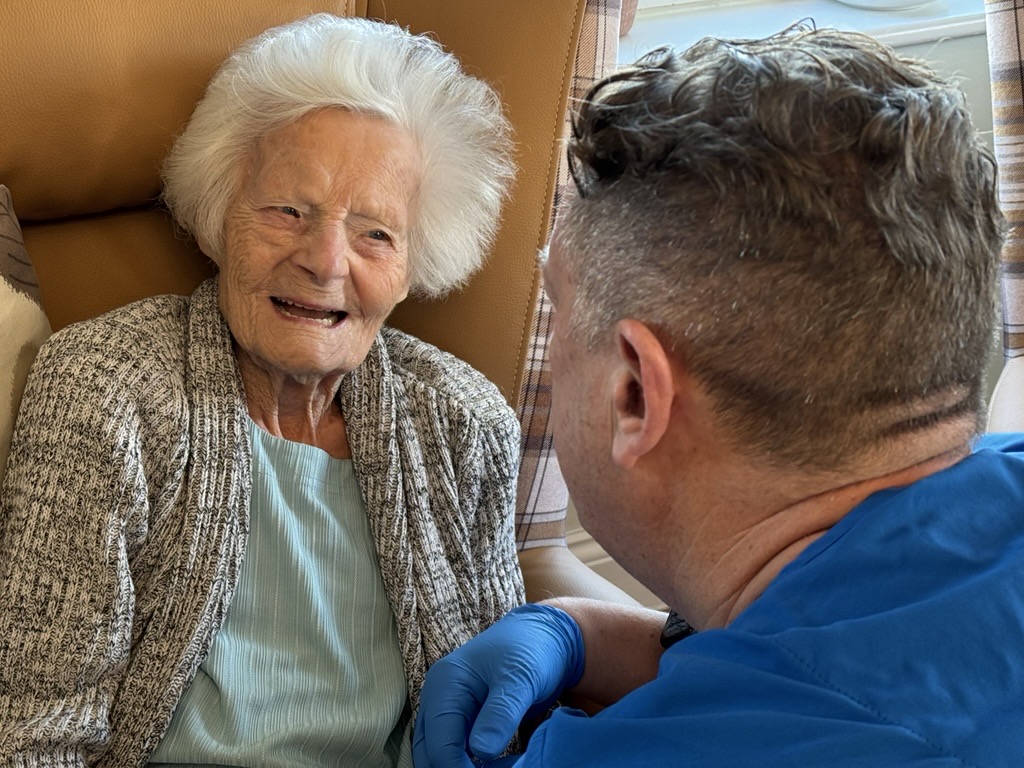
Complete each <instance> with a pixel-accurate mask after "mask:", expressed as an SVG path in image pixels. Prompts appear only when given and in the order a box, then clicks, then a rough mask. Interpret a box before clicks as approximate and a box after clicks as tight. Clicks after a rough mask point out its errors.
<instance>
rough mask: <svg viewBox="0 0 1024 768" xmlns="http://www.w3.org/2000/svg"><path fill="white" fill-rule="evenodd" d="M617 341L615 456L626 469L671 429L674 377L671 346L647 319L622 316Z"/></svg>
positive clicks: (614, 400) (613, 390)
mask: <svg viewBox="0 0 1024 768" xmlns="http://www.w3.org/2000/svg"><path fill="white" fill-rule="evenodd" d="M615 342H616V347H617V356H616V364H615V370H614V372H613V374H612V376H613V380H612V396H613V406H612V407H613V410H614V413H613V416H614V426H613V429H614V434H613V436H612V457H613V459H614V460H615V462H616V463H617V464H619V465H620V466H623V467H626V468H627V469H628V468H631V467H632V466H633V465H634V464H636V462H637V460H638V459H640V458H641V457H642V456H643V455H644V454H646V453H647V452H649V451H650V450H652V449H653V448H654V447H655V446H657V445H658V443H659V442H660V441H661V439H662V437H664V435H665V432H666V431H667V430H668V426H669V420H670V418H671V414H672V399H673V397H674V394H675V381H674V378H673V372H672V362H671V359H670V358H669V355H668V353H667V351H666V350H665V348H664V347H663V346H662V344H661V341H659V339H658V337H657V336H655V335H654V333H653V332H652V331H651V329H650V328H648V327H647V326H646V325H644V324H643V323H641V322H639V321H637V320H620V321H619V322H618V323H617V324H616V326H615Z"/></svg>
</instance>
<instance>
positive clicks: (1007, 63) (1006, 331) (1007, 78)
mask: <svg viewBox="0 0 1024 768" xmlns="http://www.w3.org/2000/svg"><path fill="white" fill-rule="evenodd" d="M985 22H986V26H987V33H988V34H987V37H988V51H989V64H990V69H991V72H992V118H993V120H992V122H993V128H994V131H993V139H994V142H995V152H996V161H997V162H998V163H999V202H1000V205H1001V207H1002V209H1003V212H1004V213H1005V214H1006V217H1007V219H1008V221H1009V224H1010V231H1009V237H1008V238H1007V241H1006V245H1005V246H1004V248H1003V266H1002V303H1003V354H1004V355H1005V357H1006V358H1007V359H1010V358H1014V357H1020V356H1022V355H1024V56H1022V53H1024V50H1022V49H1024V0H986V2H985Z"/></svg>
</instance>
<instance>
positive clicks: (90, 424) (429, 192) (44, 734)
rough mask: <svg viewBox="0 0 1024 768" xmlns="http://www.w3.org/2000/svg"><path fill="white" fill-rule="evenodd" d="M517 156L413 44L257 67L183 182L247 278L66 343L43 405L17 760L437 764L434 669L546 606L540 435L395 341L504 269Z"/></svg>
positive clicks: (220, 253) (37, 405)
mask: <svg viewBox="0 0 1024 768" xmlns="http://www.w3.org/2000/svg"><path fill="white" fill-rule="evenodd" d="M508 145H509V141H508V129H507V126H506V123H505V121H504V119H503V118H502V116H501V112H500V109H499V106H498V102H497V99H496V97H495V95H494V94H493V92H492V91H491V90H490V89H489V88H488V87H487V86H485V85H484V84H483V83H481V82H479V81H477V80H475V79H473V78H471V77H469V76H467V75H465V74H463V73H462V72H461V70H460V69H459V67H458V65H457V63H456V61H455V60H454V59H453V58H452V57H451V56H450V55H448V54H445V53H444V52H442V50H441V49H440V48H439V47H438V46H437V45H436V44H434V43H432V42H431V41H429V40H426V39H423V38H419V37H414V36H412V35H409V34H408V33H406V32H403V31H402V30H400V29H398V28H396V27H393V26H388V25H384V24H378V23H373V22H369V21H365V20H356V19H342V18H337V17H333V16H329V15H317V16H312V17H310V18H308V19H305V20H303V21H300V22H297V23H293V24H290V25H286V26H283V27H279V28H276V29H273V30H270V31H269V32H267V33H265V34H264V35H262V36H260V37H259V38H257V39H255V40H253V41H251V42H250V43H248V44H246V45H244V46H243V47H242V48H241V49H239V50H238V51H237V52H236V53H234V54H233V55H232V56H231V57H230V58H229V60H228V61H227V62H226V64H225V65H224V66H223V68H222V69H221V70H220V71H219V72H218V74H217V75H216V76H215V78H214V79H213V81H212V83H211V84H210V86H209V89H208V91H207V93H206V95H205V97H204V98H203V100H202V101H201V103H200V104H199V105H198V107H197V108H196V111H195V114H194V115H193V118H192V120H191V121H190V123H189V125H188V126H187V128H186V130H185V131H184V133H183V134H182V136H181V137H180V138H179V140H178V141H177V143H176V145H175V146H174V148H173V150H172V152H171V155H170V157H169V159H168V160H167V164H166V168H165V182H166V184H165V197H166V201H167V204H168V206H169V208H170V209H171V211H172V213H173V214H174V216H175V218H176V220H177V221H178V222H179V223H180V224H181V225H182V226H183V227H184V228H185V229H186V230H187V231H188V232H190V233H191V234H192V235H194V236H195V238H196V239H197V241H198V242H199V244H200V246H201V247H202V249H203V250H204V251H205V253H207V254H208V255H209V256H210V258H211V259H213V261H214V262H215V263H216V264H217V266H218V275H217V277H216V278H215V279H213V280H211V281H209V282H208V283H206V284H204V285H202V286H201V287H200V288H199V289H198V290H197V291H196V292H195V293H194V294H193V295H192V296H191V297H190V298H187V299H186V298H182V297H172V296H164V297H158V298H153V299H148V300H144V301H141V302H139V303H136V304H134V305H131V306H128V307H125V308H123V309H121V310H118V311H115V312H113V313H110V314H108V315H106V316H104V317H101V318H99V319H96V320H94V321H90V322H87V323H83V324H79V325H77V326H72V327H70V328H68V329H66V330H65V331H64V332H62V333H60V334H58V335H56V336H55V337H54V338H53V339H52V340H51V341H50V342H49V343H48V344H47V345H46V346H45V347H44V349H43V350H42V351H41V353H40V355H39V358H38V360H37V363H36V366H35V368H34V370H33V373H32V375H31V378H30V381H29V384H28V387H27V390H26V393H25V397H24V400H23V410H22V415H21V417H20V420H19V426H18V429H17V432H16V434H15V438H14V441H13V444H12V445H13V447H12V454H11V459H10V464H9V468H8V474H7V478H6V484H5V486H4V496H3V506H2V509H0V547H2V549H0V605H2V609H0V763H3V764H8V763H10V764H16V765H60V766H71V765H84V764H90V765H106V766H118V767H119V768H124V767H126V766H139V765H145V764H147V763H148V764H150V765H157V764H187V765H232V766H257V765H259V766H276V765H281V766H284V765H287V766H299V765H308V766H315V765H331V766H338V765H342V766H347V765H350V766H369V765H373V766H392V765H409V764H410V763H411V759H410V750H409V731H410V729H411V722H412V721H411V715H412V713H413V712H414V711H415V709H416V704H417V696H418V692H419V687H420V683H421V680H422V677H423V674H424V671H425V669H426V667H427V666H428V665H429V664H430V663H431V662H433V661H435V660H436V659H438V658H439V657H440V656H442V655H444V654H445V653H447V652H448V651H450V650H451V649H453V648H454V647H456V646H457V645H459V644H461V643H462V642H464V641H465V640H467V639H468V638H470V637H471V636H473V635H474V634H476V633H477V632H479V631H480V630H481V629H483V628H484V627H486V626H488V625H489V624H491V623H492V622H493V621H495V620H496V619H497V618H498V617H500V616H501V615H502V614H504V613H505V612H506V611H508V610H509V609H510V608H512V607H513V606H515V605H516V604H518V603H519V602H520V601H521V600H522V596H523V587H522V581H521V577H520V575H519V571H518V567H517V562H516V554H515V547H514V540H513V530H512V528H513V503H514V499H513V495H514V491H513V489H514V484H515V473H516V462H517V456H518V450H519V445H518V425H517V422H516V420H515V417H514V415H513V413H512V412H511V411H510V410H509V408H508V407H507V406H506V404H505V403H504V401H503V400H502V398H501V397H500V395H499V393H498V392H497V390H496V389H495V388H494V387H493V386H491V385H490V384H489V383H488V382H487V381H485V380H484V379H483V377H482V376H481V375H479V374H478V373H476V372H474V371H473V370H472V369H470V368H469V367H468V366H466V365H465V364H463V363H461V362H459V361H458V360H456V359H454V358H452V357H451V356H449V355H446V354H444V353H442V352H440V351H438V350H437V349H434V348H432V347H430V346H428V345H427V344H425V343H423V342H420V341H417V340H416V339H414V338H411V337H409V336H407V335H405V334H403V333H400V332H398V331H396V330H392V329H388V328H385V327H384V326H383V324H384V321H385V319H386V318H387V316H388V314H389V313H390V312H391V310H392V309H393V308H394V306H395V305H396V304H397V303H398V302H399V301H401V300H402V299H403V298H404V297H405V296H406V294H407V293H409V292H410V291H417V292H422V293H425V294H439V293H442V292H444V291H446V290H448V289H449V288H451V287H452V286H454V285H456V284H458V283H459V282H460V281H461V280H463V279H465V278H466V277H467V276H468V275H469V274H470V273H471V272H472V271H473V270H474V269H475V268H476V267H477V265H478V264H479V262H480V259H481V256H482V254H483V252H484V251H485V249H486V248H487V246H488V244H489V242H490V239H491V237H492V235H493V233H494V230H495V226H496V219H497V214H498V211H499V207H500V203H501V200H502V197H503V195H504V193H505V189H506V186H507V184H508V181H509V178H510V175H511V173H510V166H509V162H508V159H507V150H508ZM144 256H145V255H144V254H141V255H140V257H142V258H144Z"/></svg>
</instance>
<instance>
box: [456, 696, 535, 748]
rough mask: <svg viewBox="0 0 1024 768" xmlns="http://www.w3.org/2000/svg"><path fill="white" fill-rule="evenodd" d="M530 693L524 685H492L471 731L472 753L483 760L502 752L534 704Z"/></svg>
mask: <svg viewBox="0 0 1024 768" xmlns="http://www.w3.org/2000/svg"><path fill="white" fill-rule="evenodd" d="M530 694H531V691H530V690H529V689H528V688H524V687H523V686H522V685H514V684H510V685H509V686H507V687H506V686H500V685H498V686H495V687H492V688H491V690H490V692H489V693H488V696H487V698H486V699H485V700H484V703H483V705H482V706H481V707H480V711H479V712H478V713H477V716H476V722H475V723H473V730H472V731H470V734H469V749H470V752H472V753H473V754H474V755H475V756H477V757H479V758H481V759H484V760H490V759H493V758H496V757H497V756H498V755H500V754H501V753H502V752H503V751H504V750H505V747H507V746H508V744H509V742H510V741H512V737H513V736H515V733H516V730H517V729H518V728H519V723H520V722H522V720H523V717H525V715H526V712H527V710H529V709H530V707H531V706H532V705H533V704H534V702H533V699H532V697H531V695H530Z"/></svg>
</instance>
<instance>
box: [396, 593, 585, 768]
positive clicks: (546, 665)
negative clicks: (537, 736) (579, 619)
mask: <svg viewBox="0 0 1024 768" xmlns="http://www.w3.org/2000/svg"><path fill="white" fill-rule="evenodd" d="M582 676H583V635H582V634H581V633H580V628H579V626H578V625H577V624H576V622H575V621H574V620H573V618H572V617H571V616H570V615H569V614H567V613H566V612H565V611H562V610H559V609H558V608H552V607H551V606H548V605H537V604H533V603H531V604H528V605H521V606H519V607H518V608H516V609H514V610H512V611H510V612H509V613H508V615H506V616H505V617H504V618H503V619H501V620H500V621H498V622H496V623H495V624H493V625H492V626H490V627H488V628H487V629H485V630H484V631H483V632H481V633H480V634H479V635H477V636H476V637H474V638H473V639H472V640H470V641H469V642H468V643H466V644H465V645H463V646H462V647H461V648H457V649H455V650H454V651H452V652H451V653H449V654H448V655H447V656H445V657H444V658H443V659H441V660H440V661H438V662H437V663H436V664H434V665H433V666H432V667H431V668H430V669H429V670H428V671H427V677H426V680H425V681H424V683H423V689H422V690H421V691H420V709H419V713H418V714H417V716H416V729H415V735H414V738H413V759H414V762H415V764H416V768H427V767H428V766H430V767H431V768H468V767H469V766H472V765H473V762H472V761H471V760H470V757H471V756H472V757H473V758H476V759H478V760H493V759H494V758H495V757H497V756H498V755H499V754H501V752H502V750H504V749H505V747H507V746H508V743H509V741H511V740H512V737H513V735H514V734H515V732H516V728H518V727H519V723H520V721H522V719H523V717H524V716H525V715H527V714H528V713H530V712H531V711H533V712H536V713H538V714H539V713H541V712H544V711H545V710H546V709H547V708H548V707H550V706H551V704H552V703H553V702H554V701H555V699H556V698H557V697H558V694H560V693H561V692H562V691H563V690H565V689H566V688H572V687H573V686H574V685H576V684H577V683H578V682H579V680H580V678H581V677H582ZM515 760H516V758H511V759H509V758H506V759H503V760H501V761H499V762H497V763H495V764H494V766H495V768H497V766H507V765H512V763H514V762H515Z"/></svg>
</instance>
